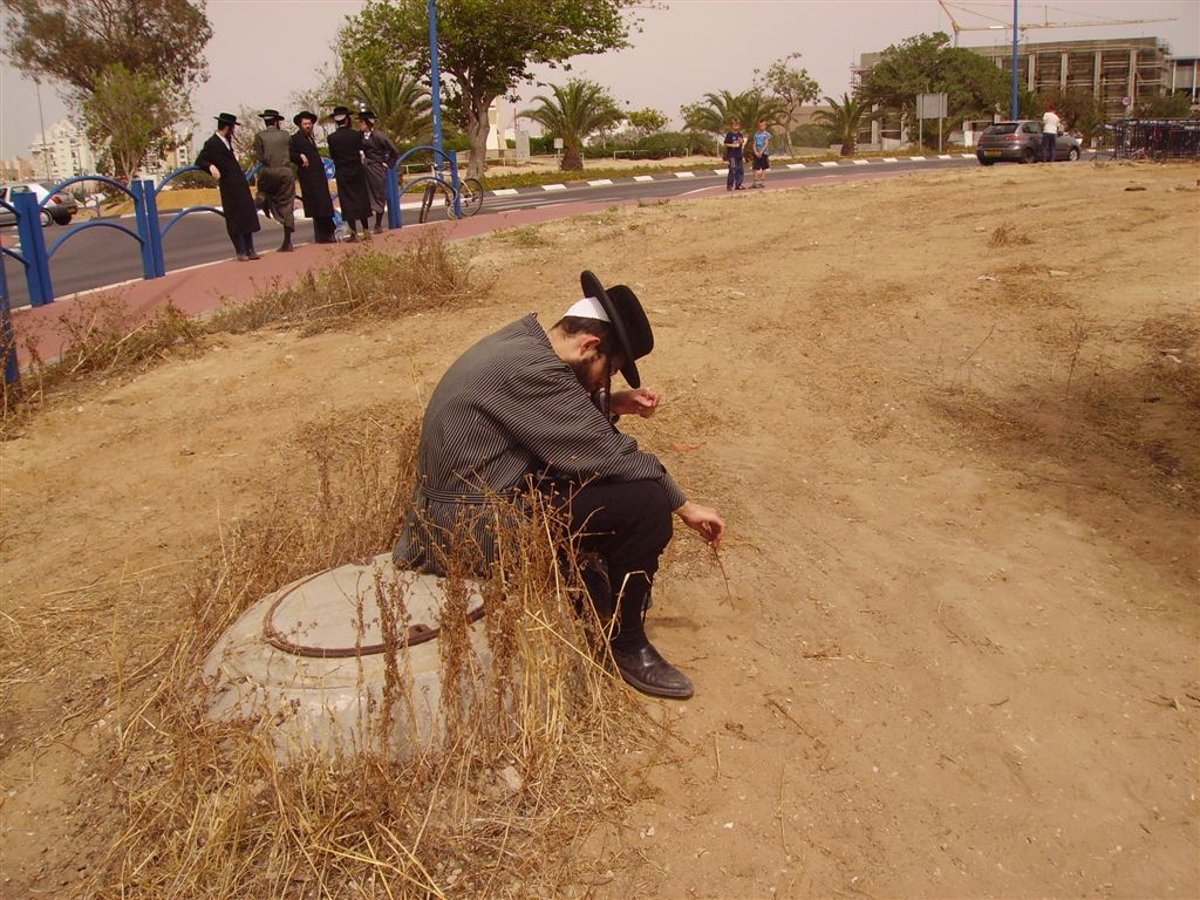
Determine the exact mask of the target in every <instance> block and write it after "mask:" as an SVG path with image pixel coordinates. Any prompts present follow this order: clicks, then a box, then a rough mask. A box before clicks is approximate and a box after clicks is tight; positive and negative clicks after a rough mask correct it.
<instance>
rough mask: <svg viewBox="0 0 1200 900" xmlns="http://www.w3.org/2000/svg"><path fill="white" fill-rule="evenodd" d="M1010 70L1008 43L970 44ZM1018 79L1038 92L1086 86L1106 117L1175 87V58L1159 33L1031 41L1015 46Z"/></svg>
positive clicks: (971, 49) (1117, 113) (1045, 92)
mask: <svg viewBox="0 0 1200 900" xmlns="http://www.w3.org/2000/svg"><path fill="white" fill-rule="evenodd" d="M966 49H968V50H970V51H971V52H973V53H978V54H979V55H980V56H986V57H987V58H988V59H991V60H993V61H994V62H995V63H996V65H997V66H999V67H1000V68H1002V69H1003V70H1004V71H1005V72H1007V73H1011V72H1012V48H1011V47H1009V46H993V47H967V48H966ZM1017 76H1018V79H1019V83H1020V84H1021V85H1022V86H1023V87H1024V88H1026V89H1028V90H1030V91H1032V92H1033V93H1035V94H1047V93H1051V92H1054V91H1059V90H1063V91H1068V90H1076V89H1082V90H1086V91H1090V92H1091V93H1092V95H1093V96H1094V97H1095V98H1096V99H1097V100H1099V101H1100V102H1101V103H1102V104H1103V107H1104V114H1105V116H1106V117H1107V118H1115V117H1118V116H1121V115H1124V114H1125V112H1126V107H1128V106H1130V105H1132V106H1135V107H1136V106H1137V105H1138V102H1139V101H1142V100H1147V99H1149V98H1151V97H1154V96H1157V95H1159V94H1163V93H1165V92H1166V91H1167V90H1169V89H1170V87H1171V77H1170V76H1171V60H1170V57H1169V56H1168V53H1167V47H1166V45H1165V44H1163V43H1162V42H1161V41H1160V40H1159V39H1158V38H1153V37H1138V38H1114V39H1109V40H1096V41H1052V42H1047V43H1028V44H1024V45H1018V48H1017Z"/></svg>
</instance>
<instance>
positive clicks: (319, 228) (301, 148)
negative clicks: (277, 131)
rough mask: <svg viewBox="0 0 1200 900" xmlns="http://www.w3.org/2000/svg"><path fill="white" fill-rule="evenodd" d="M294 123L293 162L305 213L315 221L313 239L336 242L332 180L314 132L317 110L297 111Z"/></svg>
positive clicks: (325, 242) (290, 143)
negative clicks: (329, 177) (330, 189)
mask: <svg viewBox="0 0 1200 900" xmlns="http://www.w3.org/2000/svg"><path fill="white" fill-rule="evenodd" d="M292 122H293V123H294V124H295V126H296V133H295V134H293V135H292V137H291V140H290V141H288V151H289V154H290V156H291V160H292V165H294V166H295V167H296V179H297V180H298V181H299V182H300V199H301V201H302V202H303V203H304V214H305V215H306V216H308V217H309V218H310V219H312V221H313V240H315V241H316V242H317V243H318V244H332V243H334V242H335V241H336V238H335V237H334V230H333V198H331V197H330V196H329V179H328V178H327V177H326V176H325V163H324V162H323V161H322V159H321V151H320V149H318V147H317V139H316V137H314V135H313V127H314V126H315V125H316V124H317V115H316V113H311V112H309V111H308V110H304V111H303V112H300V113H297V114H296V115H295V116H294V117H293V118H292Z"/></svg>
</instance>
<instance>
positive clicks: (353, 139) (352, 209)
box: [329, 127, 371, 222]
mask: <svg viewBox="0 0 1200 900" xmlns="http://www.w3.org/2000/svg"><path fill="white" fill-rule="evenodd" d="M363 149H364V148H363V134H362V132H361V131H359V130H357V129H355V128H348V127H342V128H337V129H335V130H334V132H333V134H331V135H329V158H330V159H332V160H333V167H334V169H335V172H334V174H335V176H336V177H337V190H338V201H339V202H340V203H341V205H342V218H343V219H345V220H346V221H347V222H359V221H363V220H365V219H367V218H368V217H369V216H370V215H371V199H370V197H369V196H368V195H367V170H366V169H364V168H363V164H362V156H361V154H362V151H363Z"/></svg>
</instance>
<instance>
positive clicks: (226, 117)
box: [217, 113, 242, 128]
mask: <svg viewBox="0 0 1200 900" xmlns="http://www.w3.org/2000/svg"><path fill="white" fill-rule="evenodd" d="M241 124H242V123H241V122H239V121H238V120H237V116H235V115H234V114H233V113H221V114H220V115H218V116H217V127H218V128H221V127H223V126H225V125H241Z"/></svg>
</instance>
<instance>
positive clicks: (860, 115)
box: [813, 94, 880, 156]
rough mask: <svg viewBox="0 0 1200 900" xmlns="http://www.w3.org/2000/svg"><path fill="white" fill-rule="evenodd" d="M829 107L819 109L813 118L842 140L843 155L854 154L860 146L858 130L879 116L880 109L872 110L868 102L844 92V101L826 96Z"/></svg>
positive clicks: (834, 137) (834, 136)
mask: <svg viewBox="0 0 1200 900" xmlns="http://www.w3.org/2000/svg"><path fill="white" fill-rule="evenodd" d="M825 102H826V103H828V104H829V109H818V110H817V111H816V112H815V113H813V119H814V120H815V121H816V122H818V123H819V124H821V125H824V126H825V127H826V128H828V129H829V133H830V135H832V137H833V139H834V140H835V141H841V142H842V156H853V155H854V148H855V147H857V146H858V132H859V131H860V130H861V129H862V127H863V126H864V125H866V124H867V123H868V122H871V121H873V120H875V119H877V118H879V115H880V113H879V112H878V111H876V112H872V111H871V110H870V109H868V107H867V104H865V103H863V102H862V101H861V100H859V99H858V98H857V97H851V96H850V95H849V94H842V102H841V103H838V102H837V101H836V100H834V99H833V98H832V97H826V98H825Z"/></svg>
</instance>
